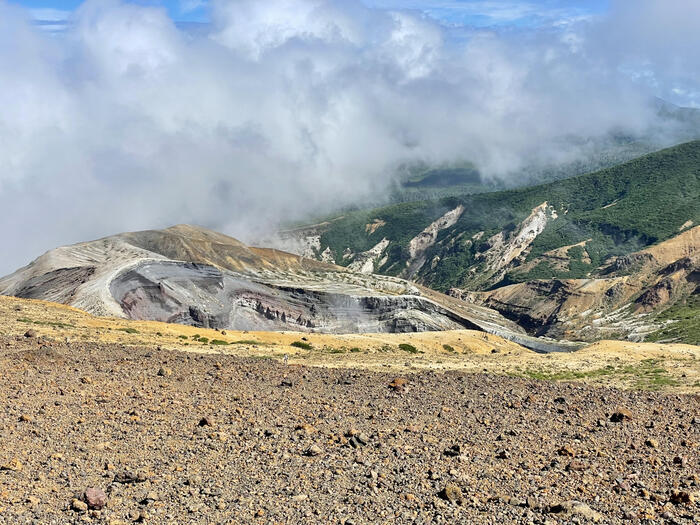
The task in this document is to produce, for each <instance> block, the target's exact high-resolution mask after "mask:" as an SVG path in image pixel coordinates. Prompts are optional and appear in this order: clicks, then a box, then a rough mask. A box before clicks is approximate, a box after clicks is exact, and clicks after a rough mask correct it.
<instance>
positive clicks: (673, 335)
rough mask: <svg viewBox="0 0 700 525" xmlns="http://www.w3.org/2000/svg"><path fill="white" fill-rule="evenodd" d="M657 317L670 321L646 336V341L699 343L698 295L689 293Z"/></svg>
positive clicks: (699, 311) (699, 306)
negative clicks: (684, 298) (685, 297)
mask: <svg viewBox="0 0 700 525" xmlns="http://www.w3.org/2000/svg"><path fill="white" fill-rule="evenodd" d="M657 319H658V320H661V321H671V322H670V323H669V324H668V325H666V326H664V327H663V328H662V329H661V330H658V331H657V332H654V333H653V334H651V335H650V336H648V337H647V340H648V341H669V342H678V341H682V342H684V343H688V344H691V345H700V295H697V294H695V295H691V296H690V297H688V298H687V299H686V300H685V301H683V302H680V303H676V304H675V305H673V306H672V307H671V308H669V309H668V310H666V311H664V312H663V313H662V314H661V315H660V316H659V317H658V318H657Z"/></svg>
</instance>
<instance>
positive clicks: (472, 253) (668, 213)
mask: <svg viewBox="0 0 700 525" xmlns="http://www.w3.org/2000/svg"><path fill="white" fill-rule="evenodd" d="M544 202H547V203H548V204H549V205H550V206H551V207H553V208H554V210H556V213H557V215H558V218H556V219H553V220H551V221H550V222H549V223H548V224H547V227H546V228H545V230H544V231H543V232H542V233H541V234H540V235H539V236H538V237H537V238H536V239H535V241H534V243H533V244H532V248H531V251H530V253H529V255H528V256H527V259H526V261H525V262H526V263H527V262H529V261H535V262H534V263H533V264H534V268H531V269H529V270H527V271H523V270H521V269H519V268H511V269H509V271H508V273H507V274H506V276H505V278H504V279H503V280H502V281H501V282H499V283H497V285H504V284H510V283H514V282H522V281H526V280H529V279H534V278H541V279H546V278H554V277H569V278H578V277H585V276H587V275H588V274H589V273H590V272H592V271H593V270H595V269H596V268H598V267H599V266H600V265H601V264H602V263H603V262H604V261H606V259H608V258H610V257H611V256H615V255H625V254H628V253H631V252H634V251H637V250H639V249H642V248H644V247H646V246H649V245H652V244H655V243H658V242H660V241H663V240H665V239H668V238H670V237H672V236H673V235H675V234H677V233H678V231H679V228H680V227H681V225H682V224H684V223H685V222H686V221H688V220H693V221H694V223H695V224H697V223H699V222H700V141H694V142H689V143H686V144H681V145H679V146H675V147H672V148H668V149H665V150H662V151H659V152H656V153H652V154H649V155H645V156H643V157H640V158H637V159H635V160H632V161H629V162H626V163H624V164H621V165H619V166H615V167H613V168H609V169H604V170H602V171H598V172H595V173H591V174H587V175H582V176H578V177H573V178H570V179H564V180H559V181H556V182H552V183H548V184H541V185H538V186H533V187H528V188H523V189H517V190H508V191H499V192H494V193H481V194H471V195H461V196H457V197H448V198H443V199H437V200H424V201H417V202H410V203H403V204H398V205H393V206H387V207H384V208H379V209H374V210H363V211H356V212H352V213H348V214H346V215H345V216H344V217H342V218H340V219H338V220H335V221H334V222H333V223H332V224H331V226H330V227H329V229H328V230H327V231H325V232H324V233H323V234H322V236H321V250H324V249H325V248H326V247H327V246H329V247H330V248H331V250H332V251H333V253H334V255H335V259H336V261H337V262H338V263H339V264H347V263H349V262H350V260H349V259H343V252H344V251H345V250H346V248H349V249H350V250H352V251H353V252H354V253H358V252H362V251H366V250H368V249H369V248H371V247H372V246H374V245H376V244H377V243H378V242H380V241H381V240H382V239H384V238H386V239H389V240H390V245H389V247H388V249H387V255H388V260H387V262H386V263H385V264H383V265H382V266H381V267H380V268H379V269H378V271H379V272H380V273H386V274H390V275H397V274H399V273H401V272H402V270H404V269H405V268H406V261H407V260H408V259H409V254H408V242H409V240H410V239H411V238H413V237H415V236H416V235H417V234H418V233H420V232H421V231H422V230H423V229H424V228H425V227H427V226H428V225H429V224H430V223H431V222H433V221H435V220H436V219H437V218H439V217H441V216H442V215H443V214H445V213H446V212H447V211H449V210H451V209H454V208H455V207H456V206H457V205H459V204H461V205H463V206H464V208H465V211H464V213H463V214H462V216H461V217H460V218H459V220H458V222H457V223H456V224H455V225H454V226H452V227H451V228H448V229H446V230H443V231H441V232H440V234H439V236H438V239H437V243H436V244H435V245H434V246H432V247H431V248H430V249H429V250H428V252H427V253H426V256H427V260H428V261H431V260H433V259H435V258H436V257H439V260H438V259H435V261H436V263H435V264H434V265H431V264H426V265H424V266H423V268H422V269H421V270H420V272H419V273H418V274H417V275H416V276H415V277H414V278H415V279H416V280H418V281H420V282H422V283H424V284H426V285H428V286H430V287H432V288H435V289H438V290H442V291H444V290H447V289H448V288H450V287H468V288H473V287H477V288H478V287H483V286H486V285H485V284H480V283H478V282H476V283H475V282H474V281H473V278H472V276H473V275H478V274H482V273H483V272H484V267H483V262H482V261H481V260H480V259H479V254H480V253H483V252H485V251H486V250H488V249H489V247H490V246H489V243H488V239H489V238H490V237H491V236H493V235H495V234H497V233H499V232H504V234H505V235H506V237H507V236H508V235H509V234H511V233H513V232H517V229H518V225H519V224H520V223H521V222H522V221H523V220H524V219H525V218H526V217H527V216H528V215H529V214H530V213H531V211H532V209H533V208H535V207H536V206H539V205H540V204H542V203H544ZM375 221H383V222H385V223H386V224H385V225H384V226H380V227H378V228H377V229H376V230H375V231H374V232H373V233H371V232H368V231H367V229H366V225H367V224H371V223H373V222H375ZM479 232H484V233H483V235H482V236H481V237H480V238H479V239H478V240H477V239H474V238H473V236H474V235H475V234H478V233H479ZM583 241H588V242H587V243H586V245H585V248H581V247H574V248H571V249H570V250H569V253H568V256H569V259H570V260H569V264H568V265H567V266H566V267H565V268H555V267H554V266H552V264H551V263H550V262H548V261H546V260H541V261H540V260H535V259H537V258H538V257H539V256H541V255H542V254H544V253H545V252H548V251H550V250H553V249H555V248H561V247H564V246H570V245H573V244H577V243H580V242H583ZM489 286H490V285H489Z"/></svg>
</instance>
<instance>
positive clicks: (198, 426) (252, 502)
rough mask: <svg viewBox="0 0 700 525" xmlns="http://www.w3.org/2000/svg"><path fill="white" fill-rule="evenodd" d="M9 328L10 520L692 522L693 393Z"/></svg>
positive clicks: (1, 459) (2, 465)
mask: <svg viewBox="0 0 700 525" xmlns="http://www.w3.org/2000/svg"><path fill="white" fill-rule="evenodd" d="M28 335H30V337H4V338H0V400H1V402H2V404H3V407H2V411H0V435H1V436H2V446H0V523H7V524H19V523H41V524H53V523H56V524H63V523H83V522H88V523H89V522H92V523H112V524H117V523H131V522H141V523H154V524H155V523H261V524H268V523H269V524H273V523H295V524H296V523H331V524H332V523H337V524H353V523H354V524H362V523H586V522H589V521H590V522H600V523H664V522H665V523H699V522H700V493H699V492H700V478H699V477H698V475H699V474H700V448H699V447H698V442H700V398H699V397H698V396H697V395H695V396H693V395H675V394H674V395H671V394H661V393H650V392H623V391H619V390H615V389H610V388H601V387H591V386H586V385H583V384H566V383H553V382H545V381H531V380H525V379H516V378H509V377H498V376H485V375H473V374H465V373H460V372H450V373H435V372H429V371H424V372H419V373H416V374H413V375H405V376H400V377H399V376H397V375H395V373H393V375H390V374H381V373H376V372H363V371H358V370H347V369H345V370H343V369H327V368H305V367H299V366H296V365H289V366H287V365H285V364H284V363H279V362H276V361H272V360H269V359H250V358H249V359H245V358H240V357H233V356H225V355H196V354H187V353H182V352H176V351H166V350H159V349H157V348H155V347H154V348H127V347H124V346H121V345H116V344H113V345H109V344H95V343H56V342H51V341H49V340H47V339H44V338H37V337H31V335H33V334H31V333H30V334H28Z"/></svg>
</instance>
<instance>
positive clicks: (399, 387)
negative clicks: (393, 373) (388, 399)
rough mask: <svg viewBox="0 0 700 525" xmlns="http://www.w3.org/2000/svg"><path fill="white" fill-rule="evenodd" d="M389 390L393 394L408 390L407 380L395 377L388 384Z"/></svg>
mask: <svg viewBox="0 0 700 525" xmlns="http://www.w3.org/2000/svg"><path fill="white" fill-rule="evenodd" d="M389 388H391V389H392V390H394V391H395V392H404V391H405V390H406V388H408V379H406V378H405V377H396V378H394V380H393V381H392V382H391V383H389Z"/></svg>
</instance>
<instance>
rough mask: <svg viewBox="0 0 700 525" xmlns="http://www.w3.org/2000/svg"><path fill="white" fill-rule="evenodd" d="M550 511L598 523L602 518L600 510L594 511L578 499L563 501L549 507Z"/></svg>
mask: <svg viewBox="0 0 700 525" xmlns="http://www.w3.org/2000/svg"><path fill="white" fill-rule="evenodd" d="M549 512H550V513H554V514H563V515H564V516H568V517H574V516H576V517H578V518H583V519H586V520H590V521H593V522H595V523H598V522H599V521H601V520H602V519H603V515H602V514H601V513H600V512H596V511H595V510H593V509H592V508H590V507H589V506H588V505H586V504H585V503H582V502H580V501H573V500H572V501H565V502H563V503H559V504H557V505H552V506H551V507H550V508H549Z"/></svg>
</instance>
